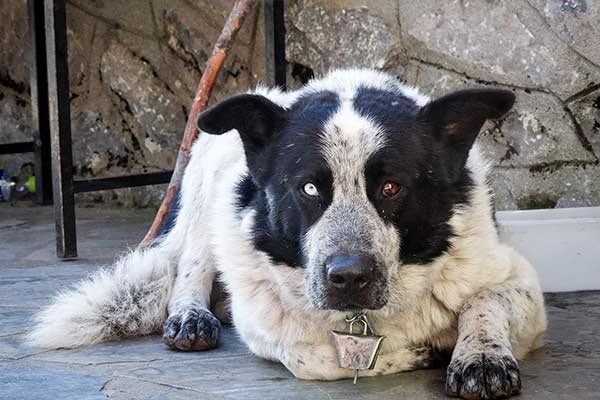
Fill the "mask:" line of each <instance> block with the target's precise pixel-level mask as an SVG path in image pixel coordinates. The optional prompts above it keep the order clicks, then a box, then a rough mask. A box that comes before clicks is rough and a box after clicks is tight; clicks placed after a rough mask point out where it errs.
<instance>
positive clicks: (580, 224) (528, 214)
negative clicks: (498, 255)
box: [497, 207, 600, 292]
mask: <svg viewBox="0 0 600 400" xmlns="http://www.w3.org/2000/svg"><path fill="white" fill-rule="evenodd" d="M497 218H498V224H499V230H500V237H501V238H502V239H503V240H504V241H505V242H507V243H509V244H511V245H512V246H514V247H515V248H517V249H518V250H519V251H520V252H521V254H523V255H524V256H525V257H527V259H528V260H529V261H530V262H531V263H532V264H533V265H534V266H535V267H536V269H537V271H538V273H539V275H540V280H541V282H542V289H543V290H544V291H545V292H568V291H577V290H600V207H582V208H559V209H549V210H523V211H501V212H498V213H497Z"/></svg>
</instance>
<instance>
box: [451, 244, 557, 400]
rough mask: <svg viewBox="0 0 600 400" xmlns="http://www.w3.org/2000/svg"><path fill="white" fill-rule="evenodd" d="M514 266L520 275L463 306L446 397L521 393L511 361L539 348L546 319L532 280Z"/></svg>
mask: <svg viewBox="0 0 600 400" xmlns="http://www.w3.org/2000/svg"><path fill="white" fill-rule="evenodd" d="M515 256H516V255H515ZM516 257H518V256H516ZM518 258H520V257H518ZM519 261H520V262H521V266H522V267H523V271H520V272H522V273H518V274H517V276H513V277H512V278H511V280H510V281H508V282H506V283H504V284H501V285H498V286H495V287H492V288H488V289H485V290H483V291H481V292H480V293H478V294H476V295H474V296H473V297H471V298H470V299H468V300H467V301H466V302H465V304H464V306H463V308H462V310H461V313H460V316H459V319H458V340H457V343H456V347H455V348H454V352H453V354H452V361H451V362H450V365H449V366H448V376H447V381H446V390H447V392H448V394H449V395H451V396H460V397H463V398H466V399H495V398H500V397H507V396H510V395H513V394H517V393H519V391H520V390H521V378H520V374H519V366H518V364H517V361H516V358H521V357H523V356H524V355H525V354H526V353H527V352H528V351H529V350H531V349H533V348H535V347H538V346H539V345H540V342H541V337H542V335H543V332H544V331H545V329H546V317H545V313H544V304H543V303H544V300H543V296H542V293H541V289H540V287H539V285H538V284H537V277H536V276H535V273H533V274H532V270H529V269H530V266H529V265H528V264H526V261H524V260H522V259H520V260H519ZM521 266H520V267H521Z"/></svg>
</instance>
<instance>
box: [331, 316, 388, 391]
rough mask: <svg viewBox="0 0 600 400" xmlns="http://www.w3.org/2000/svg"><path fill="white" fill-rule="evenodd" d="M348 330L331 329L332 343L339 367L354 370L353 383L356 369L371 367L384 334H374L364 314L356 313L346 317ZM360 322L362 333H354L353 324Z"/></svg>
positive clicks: (356, 377) (373, 364)
mask: <svg viewBox="0 0 600 400" xmlns="http://www.w3.org/2000/svg"><path fill="white" fill-rule="evenodd" d="M346 322H347V323H348V324H350V332H339V331H331V337H332V338H333V344H334V346H335V351H336V354H337V359H338V364H339V366H340V368H346V369H353V370H354V384H355V385H356V381H357V379H358V371H364V370H367V369H373V368H374V367H375V363H376V362H377V356H378V355H379V348H380V347H381V342H382V341H383V339H384V338H385V336H380V335H375V334H374V332H373V330H372V329H371V327H370V326H369V321H368V320H367V316H366V315H365V314H357V315H355V316H353V317H352V318H350V319H348V318H347V319H346ZM355 323H358V324H362V325H363V331H362V334H355V333H354V330H353V328H354V324H355Z"/></svg>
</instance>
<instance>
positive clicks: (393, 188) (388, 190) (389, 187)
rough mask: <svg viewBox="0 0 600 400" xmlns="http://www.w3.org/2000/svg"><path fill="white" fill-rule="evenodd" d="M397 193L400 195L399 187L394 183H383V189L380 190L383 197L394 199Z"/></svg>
mask: <svg viewBox="0 0 600 400" xmlns="http://www.w3.org/2000/svg"><path fill="white" fill-rule="evenodd" d="M398 193H400V185H398V184H397V183H396V182H392V181H385V183H384V184H383V187H382V188H381V194H383V197H394V196H396V195H397V194H398Z"/></svg>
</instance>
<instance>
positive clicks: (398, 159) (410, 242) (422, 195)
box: [354, 88, 473, 264]
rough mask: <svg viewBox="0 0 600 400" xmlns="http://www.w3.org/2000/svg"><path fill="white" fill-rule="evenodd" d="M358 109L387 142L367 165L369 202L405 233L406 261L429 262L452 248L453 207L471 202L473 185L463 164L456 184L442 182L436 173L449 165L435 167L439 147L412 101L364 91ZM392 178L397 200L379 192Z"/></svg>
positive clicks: (403, 251) (359, 95)
mask: <svg viewBox="0 0 600 400" xmlns="http://www.w3.org/2000/svg"><path fill="white" fill-rule="evenodd" d="M354 108H355V109H356V110H357V111H358V112H359V113H360V114H361V115H363V116H365V117H368V118H370V119H371V120H373V121H375V122H376V123H378V124H379V125H380V126H381V127H382V128H383V129H384V132H385V134H386V140H387V144H386V146H384V148H382V149H381V150H380V151H378V152H377V153H376V154H374V155H373V156H372V157H371V158H370V160H369V161H368V163H367V166H366V170H365V174H366V179H367V192H368V195H369V199H370V200H371V202H372V203H373V204H374V206H375V208H376V209H377V210H378V212H379V215H380V216H381V217H382V218H383V219H384V220H385V221H387V222H388V223H391V224H393V225H394V226H395V227H396V228H397V229H398V231H399V232H400V235H401V242H402V243H401V252H400V258H401V260H402V261H403V262H404V263H420V264H426V263H429V262H431V261H432V260H433V259H435V258H436V257H439V256H440V255H441V254H442V253H443V252H445V251H447V250H448V248H449V246H450V239H451V238H452V236H453V234H454V233H453V232H452V228H451V227H450V225H449V224H448V221H449V220H450V218H451V217H452V209H453V208H454V207H455V206H457V205H459V204H463V203H466V202H467V201H468V197H469V193H470V191H471V189H472V185H473V183H472V181H471V179H470V177H469V175H468V173H467V171H466V169H465V168H464V166H463V168H462V170H461V173H460V178H459V179H458V181H456V182H448V181H447V180H445V179H440V177H439V176H438V175H437V174H436V173H435V172H436V171H438V170H440V169H444V168H445V166H444V165H437V164H436V160H440V159H441V157H437V154H436V150H437V149H436V143H435V142H434V140H433V137H432V134H431V132H429V130H428V129H427V127H426V126H423V125H422V124H420V123H419V121H418V120H417V115H418V111H419V107H418V106H417V104H416V103H415V102H414V101H413V100H411V99H409V98H407V97H404V96H402V95H399V94H397V93H394V92H389V91H384V90H378V89H370V88H362V89H359V90H358V92H357V96H356V97H355V99H354ZM387 180H391V181H394V182H397V183H399V184H400V185H401V187H402V193H401V194H400V195H399V196H398V197H396V198H394V199H387V198H385V197H383V196H382V195H381V189H380V188H381V187H382V185H383V184H384V182H385V181H387Z"/></svg>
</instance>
